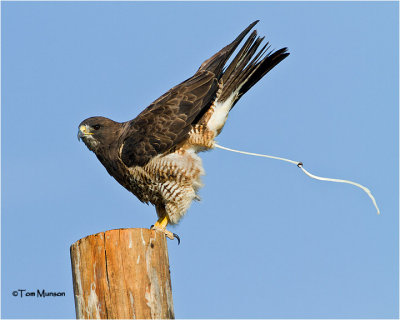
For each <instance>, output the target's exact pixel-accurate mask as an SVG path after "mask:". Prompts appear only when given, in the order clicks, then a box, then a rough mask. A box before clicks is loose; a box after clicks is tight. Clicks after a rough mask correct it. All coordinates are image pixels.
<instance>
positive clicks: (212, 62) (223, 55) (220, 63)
mask: <svg viewBox="0 0 400 320" xmlns="http://www.w3.org/2000/svg"><path fill="white" fill-rule="evenodd" d="M258 22H259V20H256V21H254V22H253V23H251V24H250V25H249V26H248V27H247V28H246V29H244V30H243V31H242V32H241V33H240V34H239V35H238V36H237V38H236V39H235V40H234V41H233V42H232V43H230V44H228V45H227V46H226V47H224V48H222V49H221V50H220V51H219V52H217V53H216V54H214V55H213V56H212V57H211V58H209V59H208V60H206V61H204V62H203V63H202V64H201V66H200V68H199V70H209V71H212V72H213V73H214V74H217V75H219V74H220V73H221V72H222V69H223V68H224V65H225V64H226V62H227V61H228V60H229V58H230V57H231V55H232V53H233V52H234V51H235V50H236V48H237V47H238V45H239V44H240V42H241V41H242V40H243V38H244V37H245V36H246V35H247V34H248V33H249V32H250V30H251V29H252V28H253V27H254V26H255V25H256V24H257V23H258Z"/></svg>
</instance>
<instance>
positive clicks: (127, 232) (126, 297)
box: [70, 229, 174, 319]
mask: <svg viewBox="0 0 400 320" xmlns="http://www.w3.org/2000/svg"><path fill="white" fill-rule="evenodd" d="M70 252H71V264H72V275H73V284H74V297H75V310H76V317H77V318H78V319H82V318H85V319H117V318H118V319H155V318H157V319H173V318H174V309H173V303H172V290H171V279H170V271H169V262H168V248H167V241H166V239H165V235H164V234H163V233H162V232H159V231H155V230H149V229H117V230H110V231H106V232H100V233H97V234H94V235H90V236H87V237H85V238H83V239H80V240H78V241H77V242H75V243H74V244H73V245H72V246H71V249H70Z"/></svg>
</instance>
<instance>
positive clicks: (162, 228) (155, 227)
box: [151, 216, 181, 244]
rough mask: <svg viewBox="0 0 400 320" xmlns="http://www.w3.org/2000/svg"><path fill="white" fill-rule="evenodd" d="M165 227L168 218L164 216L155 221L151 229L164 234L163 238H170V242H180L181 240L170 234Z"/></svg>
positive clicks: (174, 234)
mask: <svg viewBox="0 0 400 320" xmlns="http://www.w3.org/2000/svg"><path fill="white" fill-rule="evenodd" d="M167 225H168V217H167V216H164V217H161V218H159V219H158V220H157V222H156V223H155V224H154V225H153V226H152V227H151V229H153V230H159V231H161V232H164V234H165V236H166V237H168V238H170V239H171V240H174V239H175V238H176V239H177V240H178V244H179V243H180V242H181V239H180V238H179V236H178V235H177V234H176V233H172V232H171V231H168V230H167Z"/></svg>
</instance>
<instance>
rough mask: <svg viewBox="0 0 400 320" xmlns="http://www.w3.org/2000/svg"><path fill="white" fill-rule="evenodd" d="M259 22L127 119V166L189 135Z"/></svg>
mask: <svg viewBox="0 0 400 320" xmlns="http://www.w3.org/2000/svg"><path fill="white" fill-rule="evenodd" d="M257 22H258V20H257V21H255V22H253V23H252V24H250V25H249V26H248V27H247V28H246V29H245V30H243V31H242V33H241V34H240V35H239V36H238V37H237V38H236V39H235V40H234V41H233V42H232V43H230V44H229V45H227V46H226V47H224V48H223V49H222V50H220V51H219V52H217V53H216V54H215V55H213V56H212V57H211V58H210V59H208V60H206V61H204V62H203V64H202V65H201V66H200V68H199V70H198V71H197V72H196V74H195V75H194V76H193V77H191V78H189V79H188V80H186V81H184V82H182V83H181V84H179V85H177V86H176V87H174V88H172V89H171V90H169V91H168V92H167V93H165V94H164V95H162V96H161V97H160V98H158V99H157V100H156V101H154V102H153V103H152V104H151V105H150V106H148V107H147V108H146V109H145V110H144V111H143V112H142V113H140V114H139V115H138V116H137V117H136V118H135V119H133V120H132V121H130V122H129V123H128V125H127V127H126V128H125V132H124V134H123V137H124V138H123V141H122V148H121V149H120V150H121V159H122V161H123V162H124V164H125V165H126V166H128V167H132V166H144V165H145V164H146V163H148V162H149V161H150V159H151V158H153V157H155V156H156V155H158V154H161V153H164V152H166V151H168V150H169V149H171V148H172V147H173V146H175V145H177V144H179V143H181V142H182V141H184V140H185V139H186V138H187V136H188V133H189V131H190V130H191V128H192V125H193V124H195V123H196V122H197V121H198V120H199V119H200V118H201V117H202V116H203V114H204V113H205V112H206V111H207V110H208V108H209V107H210V106H211V104H212V102H213V100H214V99H215V96H216V92H217V90H218V80H219V78H220V77H221V75H222V69H223V67H224V65H225V63H226V61H227V60H228V59H229V57H230V56H231V55H232V53H233V52H234V51H235V49H236V48H237V46H238V45H239V43H240V42H241V41H242V40H243V38H244V37H245V36H246V34H247V33H248V32H249V31H250V30H251V29H252V28H253V27H254V25H255V24H257Z"/></svg>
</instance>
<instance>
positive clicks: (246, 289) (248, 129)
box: [1, 2, 399, 318]
mask: <svg viewBox="0 0 400 320" xmlns="http://www.w3.org/2000/svg"><path fill="white" fill-rule="evenodd" d="M1 5H2V17H1V18H2V22H1V23H2V34H1V39H2V43H1V45H2V46H1V47H2V52H1V54H2V61H1V63H2V88H1V90H2V101H1V103H2V114H1V116H2V117H1V119H2V123H1V125H2V126H1V130H2V131H1V136H2V141H1V142H2V150H1V151H2V180H1V182H2V194H1V195H2V215H1V227H2V229H1V231H2V238H1V244H2V248H1V253H2V256H1V258H2V267H1V272H2V292H1V293H2V295H1V299H2V318H74V317H75V312H74V300H73V291H72V279H71V269H70V258H69V246H70V245H71V244H72V243H74V242H75V241H76V240H78V239H80V238H83V237H85V236H86V235H89V234H94V233H97V232H100V231H105V230H110V229H115V228H128V227H146V228H147V227H149V226H150V225H151V224H153V223H154V222H155V220H156V215H155V210H154V208H153V207H152V206H146V205H143V204H142V203H140V202H139V201H138V200H137V199H136V198H135V197H134V196H133V195H131V194H130V193H129V192H127V191H126V190H124V189H123V188H122V187H121V186H120V185H118V183H116V181H114V180H113V179H112V178H111V177H110V176H108V174H107V172H106V171H105V169H104V168H103V167H102V165H101V164H100V163H99V161H98V160H97V159H96V158H95V156H94V154H92V153H91V152H89V151H88V150H87V149H86V147H85V146H84V145H83V144H82V143H79V142H78V141H77V139H76V134H77V126H78V124H79V123H80V122H81V121H82V120H83V119H85V118H87V117H89V116H95V115H102V116H106V117H109V118H111V119H113V120H116V121H126V120H129V119H132V118H134V117H135V116H136V115H137V114H138V113H139V112H140V111H141V110H142V109H143V108H144V107H146V106H147V105H148V104H150V103H151V102H152V101H153V100H154V99H156V98H157V97H159V96H160V95H161V94H163V93H164V92H165V91H167V90H168V89H169V88H170V87H172V86H174V85H176V84H177V83H179V82H181V81H183V80H184V79H186V78H188V77H190V76H191V75H192V74H193V73H194V72H195V71H196V70H197V68H198V67H199V66H200V64H201V63H202V62H203V61H204V60H205V59H207V58H209V57H210V56H211V55H212V54H214V53H215V52H216V51H218V50H219V49H220V48H222V47H223V46H225V45H226V44H228V43H229V42H230V41H231V40H233V39H234V38H235V37H236V36H237V35H238V34H239V33H240V32H241V31H242V29H244V28H245V27H246V26H247V25H248V24H249V23H250V22H252V21H254V20H256V19H260V20H261V21H260V23H259V24H258V25H257V30H258V31H259V34H260V35H265V36H266V39H267V40H269V41H270V44H271V46H272V48H276V49H279V48H281V47H285V46H287V47H288V48H289V51H290V52H291V55H290V56H289V57H288V58H287V59H286V60H285V61H283V62H282V63H281V64H279V65H278V66H277V67H276V68H275V69H274V70H273V71H271V72H270V73H269V74H268V75H267V76H266V77H265V78H264V79H262V81H260V83H258V84H257V85H256V86H255V87H253V88H252V89H251V90H250V91H249V92H248V93H247V94H246V95H245V96H244V97H243V98H242V99H241V100H240V101H239V103H238V104H237V105H236V107H235V109H234V110H233V111H232V113H231V115H230V117H229V120H228V122H227V125H226V127H225V128H224V130H223V132H222V134H221V135H220V136H219V138H218V142H219V143H220V144H221V145H224V146H227V147H232V148H236V149H242V150H247V151H252V152H258V153H267V154H272V155H276V156H282V157H288V158H291V159H293V160H298V161H303V162H304V165H305V168H307V169H308V170H310V171H311V172H312V173H315V174H317V175H322V176H328V177H334V178H343V179H350V180H353V181H357V182H359V183H361V184H364V185H366V186H367V187H369V188H370V189H371V191H372V192H373V194H374V195H375V197H376V199H377V201H378V204H379V206H380V209H381V212H382V214H381V215H380V216H378V215H376V212H375V209H374V207H373V205H372V203H371V201H370V199H369V198H368V197H367V195H366V194H365V193H364V192H362V191H361V190H360V189H357V188H355V187H353V186H350V185H344V184H335V183H327V182H320V181H315V180H312V179H310V178H308V177H307V176H305V175H304V174H302V173H301V171H300V170H299V169H298V168H296V167H295V166H293V165H291V164H288V163H284V162H279V161H275V160H269V159H262V158H254V157H249V156H245V155H238V154H233V153H229V152H226V151H222V150H214V151H212V152H208V153H205V154H202V158H203V163H204V167H205V169H206V173H207V174H206V176H205V177H204V179H203V181H204V183H205V187H204V188H203V189H202V190H201V197H202V201H201V202H200V203H194V204H193V205H192V207H191V209H190V210H189V212H188V214H187V215H186V216H185V218H184V219H183V221H182V222H181V223H180V225H179V226H177V227H176V228H173V229H172V230H173V231H174V232H176V233H178V234H179V235H180V237H181V239H182V242H181V245H180V246H177V243H176V242H169V255H170V266H171V275H172V287H173V299H174V307H175V314H176V317H178V318H210V317H212V318H222V317H223V318H243V317H249V318H396V317H398V315H399V314H398V308H399V305H398V301H399V294H398V292H399V290H398V289H399V288H398V283H399V278H398V261H399V256H398V249H399V248H398V226H399V221H398V209H399V208H398V194H399V190H398V176H399V175H398V173H399V172H398V160H399V159H398V144H399V140H398V130H399V128H398V119H399V114H398V110H399V109H398V101H399V96H398V86H399V81H398V76H399V75H398V70H399V65H398V54H399V52H398V47H399V43H398V36H399V34H398V4H397V3H395V2H380V3H378V2H298V3H293V2H254V3H240V2H234V3H227V2H218V3H213V2H190V3H189V2H174V3H158V2H151V3H144V2H119V3H118V2H115V3H109V2H101V3H94V2H64V3H61V2H59V3H52V2H2V3H1ZM41 288H43V289H46V290H49V291H50V290H53V291H65V292H66V296H65V297H63V298H54V299H51V298H46V299H37V298H27V297H25V298H17V297H13V296H12V291H14V290H17V289H27V290H32V291H35V290H36V289H41Z"/></svg>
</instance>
